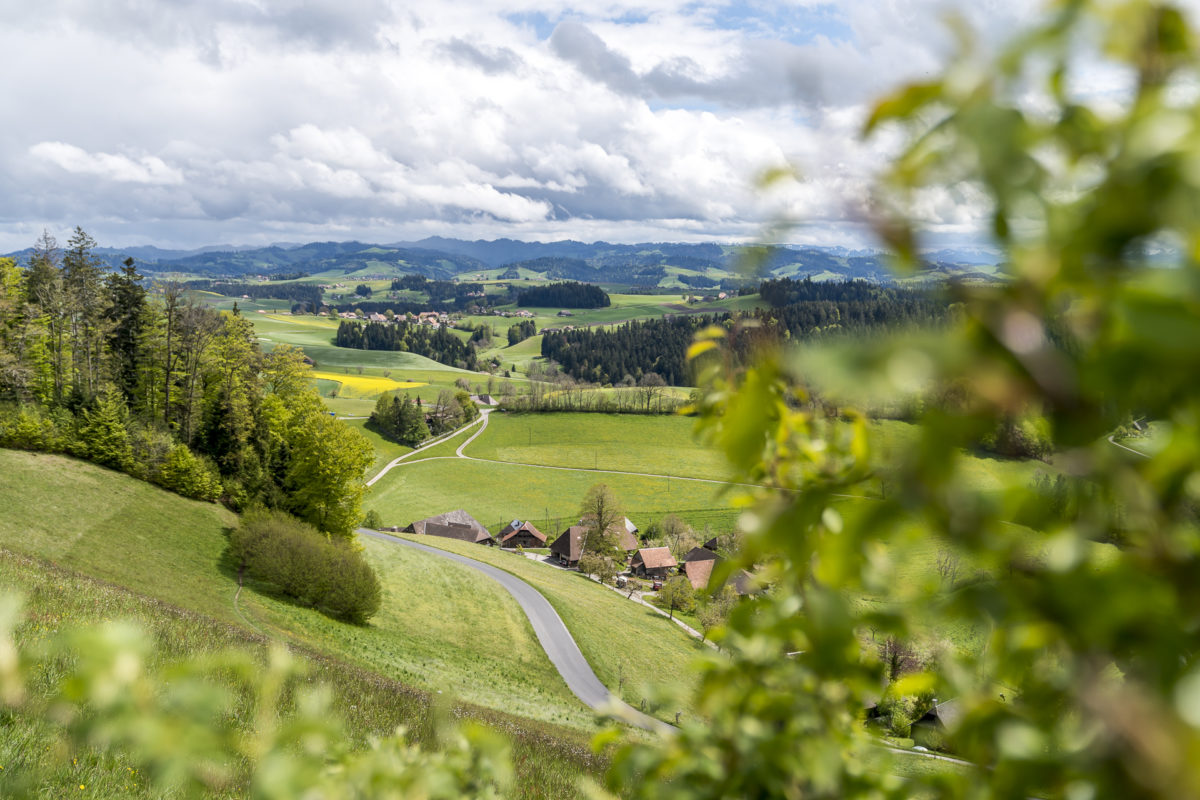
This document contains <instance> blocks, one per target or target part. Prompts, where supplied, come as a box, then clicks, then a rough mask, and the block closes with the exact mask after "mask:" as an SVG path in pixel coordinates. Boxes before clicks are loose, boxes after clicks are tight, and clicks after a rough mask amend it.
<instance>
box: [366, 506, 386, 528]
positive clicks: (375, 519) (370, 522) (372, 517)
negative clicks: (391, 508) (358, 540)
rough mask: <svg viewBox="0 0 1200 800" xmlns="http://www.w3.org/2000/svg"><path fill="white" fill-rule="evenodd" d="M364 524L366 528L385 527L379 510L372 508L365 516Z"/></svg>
mask: <svg viewBox="0 0 1200 800" xmlns="http://www.w3.org/2000/svg"><path fill="white" fill-rule="evenodd" d="M362 526H363V527H364V528H370V529H371V530H373V531H377V530H379V529H380V528H382V527H383V518H382V517H380V516H379V512H378V511H376V510H375V509H373V508H372V509H371V510H370V511H368V512H367V514H366V516H364V517H363V522H362Z"/></svg>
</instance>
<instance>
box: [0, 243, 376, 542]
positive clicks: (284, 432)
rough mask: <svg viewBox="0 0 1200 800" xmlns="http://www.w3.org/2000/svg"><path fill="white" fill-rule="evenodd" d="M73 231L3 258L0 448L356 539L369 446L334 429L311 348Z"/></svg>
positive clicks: (353, 433)
mask: <svg viewBox="0 0 1200 800" xmlns="http://www.w3.org/2000/svg"><path fill="white" fill-rule="evenodd" d="M95 246H96V243H95V241H94V240H93V239H92V238H91V237H90V236H89V235H88V234H87V233H85V232H84V231H83V230H81V229H79V228H76V229H75V232H74V234H73V235H72V236H71V239H70V241H69V242H68V243H67V246H66V247H65V248H59V246H58V243H57V242H56V241H55V240H54V238H53V237H51V236H49V235H48V234H44V235H43V236H42V238H41V239H40V240H39V241H38V243H37V246H36V247H35V248H34V250H33V253H32V255H31V256H30V258H29V262H28V264H27V265H25V266H21V265H18V264H17V263H16V262H15V261H14V260H13V259H0V403H2V404H3V406H4V408H3V413H2V414H0V446H2V447H12V448H18V449H25V450H40V451H48V452H58V453H66V454H69V455H72V456H76V457H79V458H84V459H87V460H89V461H93V462H95V463H98V464H101V465H103V466H106V467H110V468H112V469H116V470H120V471H123V472H126V473H129V474H130V475H133V476H134V477H137V478H140V479H143V480H147V481H151V482H153V483H156V484H159V485H161V486H163V487H165V488H167V489H170V490H172V491H175V492H178V493H180V494H183V495H185V496H188V497H194V498H197V499H202V500H209V501H215V500H221V501H222V502H224V503H226V504H227V505H229V506H230V507H232V508H234V509H243V508H247V507H250V506H254V505H262V506H267V507H270V508H277V509H282V510H284V511H287V512H289V513H292V514H294V515H296V516H298V517H300V518H301V519H303V520H305V521H306V522H308V523H310V524H312V525H314V526H315V527H317V528H319V529H320V530H322V531H324V532H326V533H332V534H336V535H345V536H348V535H350V534H351V533H352V532H353V529H354V526H355V525H356V524H358V522H359V519H360V501H361V498H362V493H363V485H362V474H363V471H364V470H365V469H366V467H367V466H368V465H369V464H370V463H371V458H372V452H371V448H370V445H369V443H367V441H366V440H365V439H364V438H363V437H362V436H361V434H359V433H358V432H357V431H355V430H354V429H352V428H349V427H347V426H345V425H342V424H340V423H337V422H336V421H334V420H332V419H331V418H330V417H329V415H328V413H326V412H325V410H324V408H323V406H322V405H321V400H320V397H319V396H318V395H317V393H316V390H315V389H314V388H313V386H312V384H311V382H310V381H309V380H308V377H307V375H306V372H307V367H306V366H305V364H304V361H303V354H302V353H301V352H300V351H299V350H295V349H293V348H290V347H286V346H280V347H276V348H275V349H274V350H273V351H272V352H271V353H270V354H267V355H264V354H263V353H262V352H261V351H260V350H259V348H258V344H257V342H256V340H255V337H254V332H253V327H252V325H251V323H250V322H249V320H247V319H245V318H244V317H242V316H241V315H239V314H237V313H236V312H235V313H226V314H222V313H220V312H218V311H215V310H213V309H211V308H208V307H206V306H203V305H199V304H197V303H194V302H192V301H191V300H189V299H188V298H187V297H186V295H185V294H184V292H183V291H182V289H181V287H180V286H179V285H178V284H166V285H165V286H163V287H162V289H161V291H159V292H152V291H151V290H150V289H148V288H147V287H146V285H145V283H144V278H143V276H142V275H141V274H139V273H138V271H137V267H136V265H135V264H134V262H133V260H132V259H127V260H126V262H125V264H124V266H123V267H122V268H121V269H120V270H119V271H117V272H115V273H108V272H106V270H104V269H103V266H102V265H103V262H102V261H101V260H99V259H98V258H97V257H96V256H95V254H94V252H93V251H94V249H95Z"/></svg>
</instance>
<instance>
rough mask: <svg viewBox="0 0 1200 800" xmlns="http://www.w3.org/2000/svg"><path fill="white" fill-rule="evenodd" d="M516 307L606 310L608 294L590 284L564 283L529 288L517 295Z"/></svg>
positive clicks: (608, 301)
mask: <svg viewBox="0 0 1200 800" xmlns="http://www.w3.org/2000/svg"><path fill="white" fill-rule="evenodd" d="M517 305H521V306H534V307H535V308H551V307H554V306H557V307H559V308H607V307H608V306H610V305H612V300H610V299H609V297H608V293H607V292H605V291H604V290H603V289H601V288H600V287H599V286H596V285H595V284H590V283H576V282H574V281H564V282H563V283H552V284H550V285H549V286H531V287H530V288H528V289H522V290H521V291H520V293H518V294H517Z"/></svg>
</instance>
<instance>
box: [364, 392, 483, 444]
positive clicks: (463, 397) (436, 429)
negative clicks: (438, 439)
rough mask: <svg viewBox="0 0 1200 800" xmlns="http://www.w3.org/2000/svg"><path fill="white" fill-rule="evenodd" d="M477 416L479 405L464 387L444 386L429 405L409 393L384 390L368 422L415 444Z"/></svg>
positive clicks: (396, 439)
mask: <svg viewBox="0 0 1200 800" xmlns="http://www.w3.org/2000/svg"><path fill="white" fill-rule="evenodd" d="M478 416H479V409H478V408H477V407H476V406H475V403H474V402H473V401H472V400H471V395H469V394H467V392H466V390H465V389H459V390H458V391H455V392H451V391H450V390H449V389H443V390H442V391H441V392H440V393H438V398H437V402H435V403H434V404H433V405H431V406H427V405H424V404H422V402H421V398H420V397H418V398H416V400H414V399H413V398H412V397H410V396H409V395H407V394H406V395H404V397H403V398H401V397H400V396H399V395H395V394H391V393H387V392H385V393H384V394H381V395H380V396H379V399H378V400H376V401H375V410H374V411H373V412H371V418H370V419H369V420H368V425H370V426H371V427H372V428H374V429H375V430H377V431H378V432H379V433H381V434H382V435H384V436H386V437H387V438H389V439H392V440H393V441H397V442H399V443H400V444H404V445H408V446H409V447H417V446H419V445H420V444H421V443H422V442H424V441H425V440H426V439H428V438H429V437H430V436H440V435H441V434H443V433H447V432H449V431H452V430H455V429H457V428H460V427H462V426H463V425H464V424H466V423H467V422H470V421H471V420H473V419H476V418H477V417H478Z"/></svg>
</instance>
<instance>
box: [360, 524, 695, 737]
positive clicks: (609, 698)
mask: <svg viewBox="0 0 1200 800" xmlns="http://www.w3.org/2000/svg"><path fill="white" fill-rule="evenodd" d="M358 533H359V534H360V535H362V536H370V537H372V538H374V539H381V540H383V541H386V542H391V543H393V544H398V545H402V546H404V547H411V548H414V549H416V550H420V551H422V552H425V553H430V554H432V555H435V556H439V557H441V558H446V559H449V560H451V561H456V562H458V563H459V564H464V565H466V566H468V567H470V568H472V569H475V570H478V571H480V572H482V573H483V574H484V575H487V576H488V577H489V578H491V579H492V580H494V581H496V582H497V583H499V584H500V585H501V586H503V587H504V588H505V589H506V590H507V591H508V593H509V594H511V595H512V596H513V597H514V598H515V599H516V601H517V603H518V604H519V605H520V606H521V609H522V610H523V611H524V612H525V614H526V616H528V617H529V623H530V624H531V625H532V626H533V630H534V633H536V634H537V637H538V641H539V642H541V645H542V648H543V649H544V650H545V651H546V655H547V656H549V657H550V661H551V663H553V664H554V667H555V669H557V670H558V672H559V674H560V675H562V676H563V680H565V681H566V682H567V687H568V688H569V689H570V690H571V691H572V692H573V693H574V694H575V696H576V697H578V698H579V699H580V700H582V701H583V703H584V705H587V706H588V707H590V708H594V709H595V710H597V711H599V712H601V713H605V714H611V715H612V716H614V717H616V718H617V719H619V720H621V721H623V722H626V723H628V724H629V725H634V726H636V727H638V728H642V729H644V730H648V731H655V732H658V733H671V732H673V731H674V730H675V728H674V727H673V726H671V725H668V724H667V723H665V722H660V721H659V720H656V719H654V718H653V717H650V716H647V715H646V714H643V713H642V712H641V711H638V710H637V709H636V708H634V707H633V706H631V705H629V704H627V703H625V702H624V701H623V700H621V699H620V698H618V697H616V696H615V695H614V694H613V693H612V692H610V691H609V690H608V687H606V686H605V685H604V684H603V683H601V682H600V679H599V678H597V677H596V673H595V672H593V671H592V668H591V665H589V664H588V662H587V659H585V658H584V657H583V653H582V652H580V650H579V645H577V644H576V643H575V640H574V639H573V638H571V634H570V632H569V631H568V630H567V626H566V625H564V624H563V621H562V618H561V617H559V616H558V612H557V611H555V610H554V607H553V606H552V605H550V601H548V600H547V599H546V598H545V597H543V596H542V594H541V593H540V592H538V590H537V589H534V588H533V587H532V586H530V585H529V584H528V583H526V582H525V581H523V580H521V579H520V578H518V577H516V576H515V575H512V574H510V573H508V572H505V571H504V570H502V569H499V568H497V567H493V566H492V565H490V564H484V563H483V562H482V561H476V560H475V559H473V558H468V557H466V556H460V555H458V554H457V553H448V552H446V551H445V550H438V549H437V548H434V547H427V546H426V545H423V544H418V543H416V542H410V541H408V540H407V539H401V538H400V537H398V536H389V535H388V534H386V533H380V532H379V531H373V530H370V529H369V528H359V529H358Z"/></svg>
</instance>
